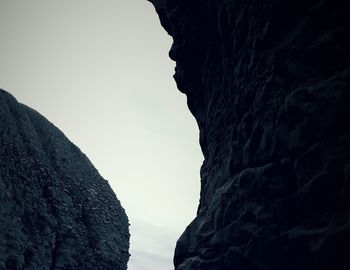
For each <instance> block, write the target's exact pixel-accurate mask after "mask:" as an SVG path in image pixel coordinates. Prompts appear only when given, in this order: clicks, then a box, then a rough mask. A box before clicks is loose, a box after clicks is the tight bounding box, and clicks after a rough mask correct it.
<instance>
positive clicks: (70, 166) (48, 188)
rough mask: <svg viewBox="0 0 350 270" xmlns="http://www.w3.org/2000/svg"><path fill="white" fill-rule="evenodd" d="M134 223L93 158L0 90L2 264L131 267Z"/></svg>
mask: <svg viewBox="0 0 350 270" xmlns="http://www.w3.org/2000/svg"><path fill="white" fill-rule="evenodd" d="M128 226H129V225H128V219H127V216H126V214H125V211H124V209H123V208H122V207H121V205H120V203H119V201H118V199H117V198H116V196H115V194H114V193H113V191H112V189H111V188H110V186H109V184H108V182H107V181H106V180H104V179H103V178H102V177H101V176H100V175H99V174H98V172H97V170H96V169H95V168H94V167H93V165H92V164H91V163H90V161H89V160H88V159H87V157H86V156H85V155H84V154H83V153H81V152H80V150H79V149H78V148H77V147H76V146H75V145H73V144H72V143H71V142H70V141H69V140H68V139H67V138H66V137H65V136H64V135H63V133H62V132H60V131H59V130H58V129H57V128H56V127H54V126H53V125H52V124H51V123H50V122H49V121H47V120H46V119H45V118H44V117H43V116H41V115H40V114H39V113H37V112H36V111H34V110H32V109H30V108H29V107H27V106H25V105H22V104H19V103H17V101H16V100H15V99H14V98H13V97H12V96H11V95H9V94H8V93H6V92H5V91H3V90H0V269H1V270H4V269H7V270H17V269H18V270H23V269H33V270H46V269H47V270H59V269H65V270H70V269H82V270H89V269H94V270H95V269H101V270H102V269H103V270H106V269H107V270H108V269H113V270H124V269H127V266H126V264H127V261H128V258H129V252H128V249H129V230H128Z"/></svg>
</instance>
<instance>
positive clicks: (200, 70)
mask: <svg viewBox="0 0 350 270" xmlns="http://www.w3.org/2000/svg"><path fill="white" fill-rule="evenodd" d="M152 2H153V4H154V6H155V8H156V11H157V12H158V14H159V16H160V20H161V23H162V25H163V27H164V28H165V29H166V30H167V32H168V33H169V34H170V35H171V36H172V37H173V39H174V43H173V45H172V48H171V50H170V53H169V55H170V57H171V58H172V59H173V60H175V61H176V69H175V70H176V73H175V75H174V78H175V80H176V82H177V86H178V88H179V89H180V91H182V92H183V93H185V94H186V95H187V98H188V106H189V109H190V110H191V112H192V113H193V115H194V117H195V118H196V120H197V122H198V125H199V129H200V144H201V148H202V151H203V154H204V157H205V160H204V163H203V166H202V168H201V199H200V205H199V208H198V214H197V217H196V218H195V219H194V221H193V222H192V223H191V224H190V225H189V226H188V227H187V229H186V230H185V232H184V233H183V235H182V236H181V238H180V239H179V240H178V243H177V247H176V251H175V258H174V263H175V268H176V269H177V270H185V269H201V270H223V269H241V270H244V269H247V270H263V269H264V270H265V269H269V270H274V269H276V270H277V269H279V270H280V269H285V270H289V269H290V270H295V269H308V270H312V269H313V270H316V269H317V270H320V269H321V270H322V269H350V263H349V258H348V255H349V242H350V180H349V179H350V178H349V176H350V125H349V117H350V68H349V67H350V50H349V48H350V20H349V18H350V17H349V15H348V9H347V8H346V6H347V1H345V0H343V1H342V0H310V1H294V0H287V1H278V0H266V1H257V0H244V1H243V0H232V1H225V0H201V1H200V0H152Z"/></svg>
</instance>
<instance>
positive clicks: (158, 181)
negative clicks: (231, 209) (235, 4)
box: [0, 0, 202, 270]
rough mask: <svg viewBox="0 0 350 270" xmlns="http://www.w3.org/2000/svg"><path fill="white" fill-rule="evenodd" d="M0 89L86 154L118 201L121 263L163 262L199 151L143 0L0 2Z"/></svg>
mask: <svg viewBox="0 0 350 270" xmlns="http://www.w3.org/2000/svg"><path fill="white" fill-rule="evenodd" d="M0 35H1V39H2V41H1V45H0V46H1V50H0V88H3V89H5V90H7V91H9V92H10V93H11V94H13V95H14V96H15V97H16V98H17V99H18V100H19V101H20V102H22V103H25V104H27V105H28V106H31V107H32V108H34V109H36V110H37V111H39V112H40V113H41V114H42V115H44V116H45V117H47V118H48V119H49V120H50V121H51V122H53V123H54V124H55V125H56V126H57V127H58V128H59V129H61V130H62V131H63V132H64V133H65V134H66V136H67V137H68V138H69V139H70V140H71V141H72V142H73V143H75V144H76V145H77V146H79V147H80V148H81V150H82V151H83V152H84V153H85V154H86V155H87V156H88V157H89V159H90V160H91V161H92V163H93V164H94V165H95V167H96V168H97V169H98V170H99V172H100V173H101V175H102V176H103V177H104V178H106V179H107V180H108V181H109V183H110V184H111V186H112V188H113V189H114V191H115V192H116V194H117V196H118V198H119V199H120V201H121V203H122V205H123V206H124V208H125V209H126V212H127V214H128V216H129V219H130V223H131V228H130V230H131V231H130V232H131V249H130V253H131V258H130V262H129V269H130V270H148V269H152V270H158V269H161V270H170V269H173V266H172V257H173V252H174V247H175V242H176V240H177V239H178V237H179V236H180V235H181V233H182V232H183V231H184V229H185V227H186V226H187V225H188V224H189V223H190V222H191V220H192V219H193V218H194V216H195V213H196V209H197V205H198V200H199V183H200V181H199V168H200V165H201V162H202V155H201V152H200V149H199V144H198V128H197V125H196V123H195V120H194V118H193V117H192V115H191V114H190V112H189V110H188V109H187V106H186V97H185V96H184V95H182V94H181V93H180V92H179V91H178V90H177V89H176V85H175V83H174V81H173V79H172V74H173V69H174V63H173V62H172V61H171V60H170V59H169V58H168V56H167V53H168V50H169V48H170V46H171V38H170V37H169V36H167V34H166V32H165V31H164V30H163V29H162V28H161V26H160V23H159V19H158V17H157V15H156V12H155V11H154V9H153V7H152V6H151V4H150V3H148V2H147V1H146V0H100V1H97V0H75V1H71V0H53V1H46V0H31V1H26V0H0Z"/></svg>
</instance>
